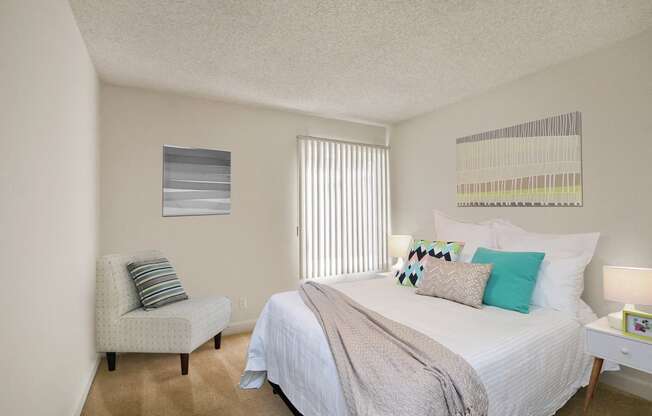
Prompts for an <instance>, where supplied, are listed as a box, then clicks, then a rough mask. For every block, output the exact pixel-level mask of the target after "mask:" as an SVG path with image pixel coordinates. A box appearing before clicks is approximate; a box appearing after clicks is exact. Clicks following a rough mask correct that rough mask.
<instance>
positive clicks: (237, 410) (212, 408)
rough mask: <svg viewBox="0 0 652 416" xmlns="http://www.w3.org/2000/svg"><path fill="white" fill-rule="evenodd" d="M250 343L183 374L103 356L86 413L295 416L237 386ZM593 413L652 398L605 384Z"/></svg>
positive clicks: (645, 415)
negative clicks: (113, 362) (111, 365)
mask: <svg viewBox="0 0 652 416" xmlns="http://www.w3.org/2000/svg"><path fill="white" fill-rule="evenodd" d="M248 343H249V334H243V335H234V336H230V337H224V338H223V339H222V349H221V350H218V351H216V350H214V349H213V341H212V340H211V341H210V342H208V343H206V344H204V345H203V346H202V347H200V348H199V349H198V350H197V351H195V352H194V353H192V354H191V355H190V370H189V375H188V376H181V375H180V364H179V356H178V355H173V354H124V355H119V356H118V360H117V368H116V371H114V372H112V373H109V372H108V371H107V369H106V361H104V360H103V361H102V364H101V365H100V369H99V371H98V372H97V375H96V376H95V380H94V381H93V386H92V387H91V391H90V393H89V395H88V399H87V401H86V404H85V405H84V410H83V411H82V415H87V416H103V415H120V416H129V415H156V416H165V415H211V416H217V415H236V416H240V415H241V416H256V415H261V416H262V415H265V416H277V415H283V416H285V415H288V416H291V413H290V411H289V410H288V409H287V408H286V407H285V405H284V404H283V402H282V401H281V399H280V398H279V397H278V396H274V395H273V394H272V390H271V388H270V387H269V386H268V385H265V387H263V388H262V389H261V390H259V391H258V390H240V389H239V388H238V387H237V383H238V380H239V378H240V373H241V371H242V369H243V367H244V362H245V354H246V349H247V345H248ZM583 400H584V390H581V391H580V392H578V393H577V394H576V395H575V397H573V398H572V399H571V400H570V401H569V402H568V403H567V404H566V406H565V407H564V408H563V409H562V410H560V411H559V412H558V413H557V415H558V416H569V415H582V411H581V409H582V403H583ZM588 414H589V415H593V416H598V415H600V416H650V415H652V402H647V401H644V400H641V399H638V398H636V397H633V396H627V395H625V394H623V393H620V392H619V391H617V390H615V389H612V388H609V387H607V386H604V385H600V386H599V387H598V390H597V392H596V397H595V398H594V400H593V404H592V407H591V410H590V411H589V413H588ZM306 416H309V415H306Z"/></svg>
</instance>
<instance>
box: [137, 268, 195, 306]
mask: <svg viewBox="0 0 652 416" xmlns="http://www.w3.org/2000/svg"><path fill="white" fill-rule="evenodd" d="M127 270H128V271H129V275H131V278H132V279H134V283H135V284H136V290H137V291H138V297H140V303H142V304H143V307H144V308H145V310H149V309H154V308H159V307H161V306H163V305H167V304H169V303H173V302H178V301H180V300H184V299H188V295H186V292H185V291H184V290H183V287H182V286H181V281H180V280H179V278H178V277H177V272H176V271H175V270H174V267H172V265H171V264H170V262H169V261H168V260H167V259H164V258H163V259H154V260H146V261H135V262H132V263H129V264H127Z"/></svg>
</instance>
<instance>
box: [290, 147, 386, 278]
mask: <svg viewBox="0 0 652 416" xmlns="http://www.w3.org/2000/svg"><path fill="white" fill-rule="evenodd" d="M298 148H299V149H298V150H299V237H300V259H301V260H300V261H301V264H300V274H301V278H302V279H311V278H315V277H324V276H335V275H339V274H346V273H357V272H366V271H376V270H384V269H385V268H386V267H387V260H388V258H387V235H388V231H389V179H388V178H389V175H388V171H389V168H388V162H389V160H388V159H389V148H387V147H386V146H376V145H366V144H360V143H350V142H342V141H337V140H329V139H321V138H315V137H307V136H299V137H298Z"/></svg>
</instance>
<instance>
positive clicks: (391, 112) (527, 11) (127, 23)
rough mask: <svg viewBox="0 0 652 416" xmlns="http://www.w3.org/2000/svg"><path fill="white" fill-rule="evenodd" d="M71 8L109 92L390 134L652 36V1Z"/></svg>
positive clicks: (132, 3)
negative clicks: (513, 83)
mask: <svg viewBox="0 0 652 416" xmlns="http://www.w3.org/2000/svg"><path fill="white" fill-rule="evenodd" d="M71 4H72V7H73V10H74V12H75V15H76V16H77V20H78V22H79V27H80V29H81V32H82V34H83V36H84V39H85V40H86V43H87V44H88V48H89V50H90V53H91V55H92V57H93V60H94V62H95V64H96V66H97V69H98V71H99V73H100V77H101V78H102V79H103V80H106V81H109V82H111V83H115V84H120V85H129V86H141V87H151V88H157V89H165V90H172V91H178V92H182V93H188V94H195V95H201V96H208V97H214V98H217V99H220V100H224V101H236V102H245V103H254V104H258V105H265V106H271V107H278V108H284V109H292V110H298V111H302V112H309V113H316V114H320V115H325V116H331V117H341V118H350V119H360V120H368V121H376V122H382V123H391V122H396V121H400V120H403V119H406V118H409V117H412V116H415V115H418V114H421V113H424V112H427V111H430V110H433V109H435V108H437V107H440V106H443V105H446V104H448V103H451V102H454V101H456V100H459V99H461V98H463V97H466V96H470V95H474V94H477V93H480V92H482V91H486V90H487V89H489V88H491V87H494V86H497V85H499V84H502V83H505V82H508V81H510V80H513V79H516V78H518V77H521V76H523V75H525V74H528V73H532V72H535V71H538V70H541V69H543V68H545V67H547V66H550V65H552V64H555V63H558V62H561V61H563V60H566V59H569V58H572V57H575V56H579V55H581V54H584V53H586V52H589V51H591V50H593V49H596V48H599V47H601V46H604V45H607V44H609V43H613V42H615V41H618V40H620V39H624V38H627V37H630V36H633V35H635V34H637V33H639V32H641V31H643V30H645V29H647V28H648V27H651V26H652V0H581V1H580V0H546V1H544V0H530V1H524V0H521V1H517V0H511V1H510V0H478V1H470V0H462V1H441V0H440V1H437V0H431V1H417V0H411V1H408V0H405V1H400V0H397V1H367V0H360V1H355V0H350V1H343V0H339V1H338V0H335V1H314V0H286V1H265V0H259V1H252V0H239V1H238V0H236V1H216V0H215V1H209V0H193V1H190V0H187V1H181V0H176V1H175V0H71ZM651 47H652V46H651Z"/></svg>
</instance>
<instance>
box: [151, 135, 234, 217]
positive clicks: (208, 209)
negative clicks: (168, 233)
mask: <svg viewBox="0 0 652 416" xmlns="http://www.w3.org/2000/svg"><path fill="white" fill-rule="evenodd" d="M230 213H231V152H225V151H221V150H211V149H189V148H184V147H175V146H168V145H166V146H163V216H164V217H173V216H181V215H216V214H230Z"/></svg>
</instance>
